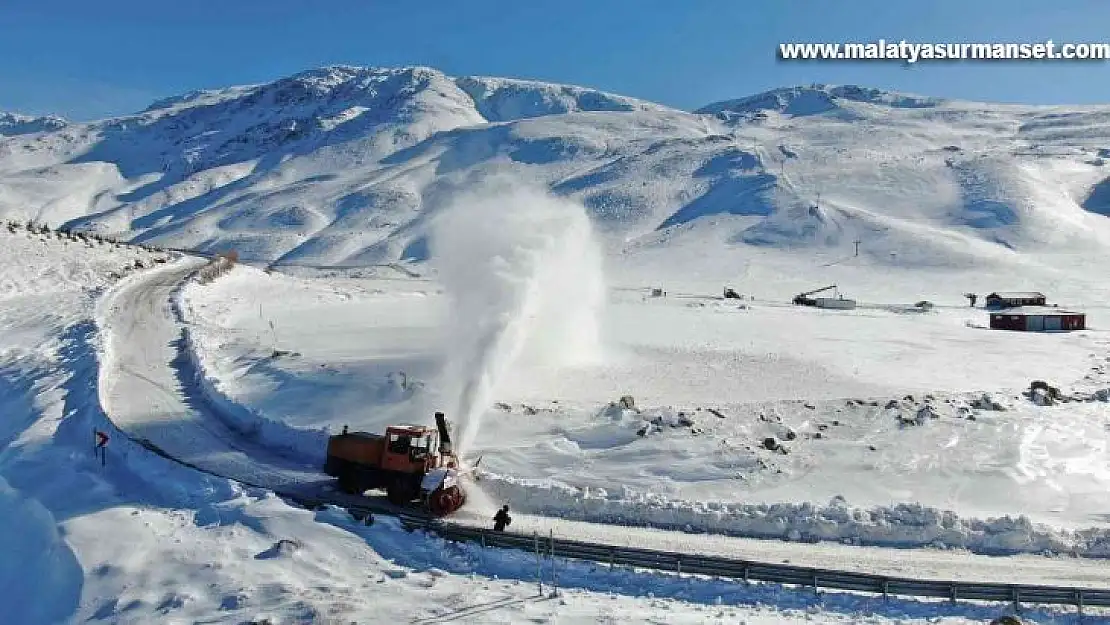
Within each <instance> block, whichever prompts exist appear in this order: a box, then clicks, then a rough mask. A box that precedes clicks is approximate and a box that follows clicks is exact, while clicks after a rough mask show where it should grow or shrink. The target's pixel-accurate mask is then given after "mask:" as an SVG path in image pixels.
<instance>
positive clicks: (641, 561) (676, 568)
mask: <svg viewBox="0 0 1110 625" xmlns="http://www.w3.org/2000/svg"><path fill="white" fill-rule="evenodd" d="M400 519H401V523H402V524H403V525H404V526H405V527H406V528H407V529H410V530H414V529H420V530H425V531H429V532H431V533H434V534H436V535H438V536H440V537H442V538H445V539H447V540H451V541H455V542H475V543H479V544H481V545H482V546H483V547H499V548H505V549H519V550H524V551H534V550H537V549H538V547H537V544H540V545H542V548H539V549H541V551H540V555H544V556H547V557H552V556H553V555H555V554H557V555H558V556H559V557H563V558H569V559H573V560H588V561H592V562H598V563H602V564H609V565H610V566H631V567H637V568H643V569H652V570H657V571H669V572H673V573H676V574H679V575H681V574H691V575H706V576H711V577H719V578H729V579H737V580H743V581H745V582H749V581H758V582H770V583H774V584H785V585H793V586H802V587H808V588H813V589H814V590H822V589H824V590H842V591H850V592H864V593H871V594H879V595H883V597H884V598H885V597H888V596H890V595H896V596H906V597H926V598H940V599H948V600H950V601H952V602H955V601H957V600H961V599H963V600H968V601H991V602H1005V603H1012V604H1014V607H1015V609H1018V608H1019V607H1020V604H1021V603H1030V604H1046V605H1074V606H1076V608H1078V610H1079V612H1080V613H1081V614H1082V612H1083V608H1084V607H1110V589H1098V588H1074V587H1064V586H1038V585H1024V584H1001V583H984V582H962V581H947V580H920V579H911V578H905V577H889V576H885V575H876V574H871V573H856V572H849V571H837V570H831V569H821V568H810V567H801V566H792V565H788V564H773V563H768V562H756V561H751V560H739V559H733V558H726V557H721V556H706V555H697V554H689V553H677V552H673V551H658V550H653V549H640V548H634V547H621V546H617V545H606V544H600V543H592V542H582V541H577V540H568V539H564V538H555V537H539V538H538V539H537V537H536V536H534V535H528V534H519V533H514V532H495V531H492V530H488V529H485V528H478V527H469V526H465V525H457V524H454V523H449V522H445V521H442V520H438V519H430V518H426V517H420V516H409V515H401V516H400ZM537 540H539V543H537Z"/></svg>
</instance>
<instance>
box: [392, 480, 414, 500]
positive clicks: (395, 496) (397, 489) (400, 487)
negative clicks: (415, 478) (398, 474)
mask: <svg viewBox="0 0 1110 625" xmlns="http://www.w3.org/2000/svg"><path fill="white" fill-rule="evenodd" d="M385 494H386V497H387V498H388V499H389V503H391V504H393V505H395V506H403V505H405V504H407V503H408V502H410V501H412V500H413V497H415V493H414V492H413V490H412V487H411V486H410V485H409V480H408V479H406V478H397V479H396V480H393V482H391V483H390V484H389V487H388V488H387V489H386V491H385Z"/></svg>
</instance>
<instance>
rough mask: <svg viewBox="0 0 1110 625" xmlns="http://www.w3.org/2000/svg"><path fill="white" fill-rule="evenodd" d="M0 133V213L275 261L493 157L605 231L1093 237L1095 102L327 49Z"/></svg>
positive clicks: (434, 190)
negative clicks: (674, 97) (624, 79)
mask: <svg viewBox="0 0 1110 625" xmlns="http://www.w3.org/2000/svg"><path fill="white" fill-rule="evenodd" d="M0 135H3V136H0V217H8V218H19V219H36V220H40V221H44V222H47V223H51V224H63V223H65V224H68V225H70V226H74V227H81V228H88V229H92V230H96V231H100V232H105V233H108V232H110V233H114V234H117V235H122V236H124V237H126V238H131V239H134V240H137V241H147V242H158V243H161V244H171V245H175V246H188V247H199V248H203V249H224V248H229V247H230V248H235V249H238V250H239V251H240V253H241V254H242V255H244V256H245V257H247V258H252V257H253V258H264V259H268V260H281V261H285V262H303V263H315V264H346V263H351V264H368V263H380V262H392V261H395V260H399V259H410V260H421V259H422V258H424V256H425V255H426V254H427V253H428V249H427V246H426V245H425V244H424V242H425V241H424V236H425V233H426V224H427V219H428V217H429V215H431V214H433V213H434V211H435V210H436V208H437V206H439V205H440V204H441V203H442V201H443V200H444V199H445V198H447V197H449V196H450V194H451V192H452V191H454V190H456V189H458V188H460V187H462V186H466V187H473V186H475V185H479V184H481V182H482V181H483V180H484V179H487V178H488V177H490V176H495V175H499V174H505V173H507V172H508V173H512V174H514V175H516V176H517V177H518V178H519V179H521V180H526V181H529V182H533V183H538V184H541V185H544V186H546V187H548V188H550V189H551V190H552V191H554V192H555V193H558V194H560V195H564V196H568V197H572V198H574V199H577V200H579V201H581V202H582V203H583V204H585V206H586V207H587V208H588V209H589V211H590V214H591V216H592V217H593V218H594V222H595V224H596V225H597V226H598V228H599V230H601V231H602V232H604V233H606V234H607V235H610V242H611V243H612V245H613V246H614V247H615V248H617V249H620V250H622V251H624V252H626V253H628V254H635V253H638V252H645V251H655V252H659V251H660V250H672V249H677V248H682V247H684V246H692V247H694V248H697V249H705V248H706V246H710V247H715V248H720V249H732V250H736V249H740V250H749V251H753V252H757V253H762V252H765V251H779V250H795V251H796V250H799V249H808V250H820V251H823V252H827V253H832V252H833V251H836V252H837V253H839V252H842V251H844V250H852V249H854V248H853V245H854V242H855V241H856V240H862V241H863V242H864V245H863V247H862V250H861V253H862V254H864V255H865V257H867V258H868V259H870V261H871V262H877V263H886V264H890V263H894V264H899V265H914V266H919V265H928V266H936V265H942V266H945V267H951V266H957V267H962V268H967V267H971V266H975V265H976V264H978V263H982V262H995V261H996V260H997V259H999V258H1004V257H1006V255H1008V254H1012V251H1018V252H1030V253H1034V252H1051V253H1059V252H1061V251H1067V252H1071V253H1078V252H1082V253H1086V252H1091V251H1097V252H1102V251H1105V250H1107V249H1110V248H1108V247H1107V246H1106V242H1107V241H1110V221H1108V220H1107V216H1108V215H1110V190H1108V189H1110V182H1108V180H1110V173H1108V172H1107V171H1106V168H1105V166H1104V159H1105V158H1106V157H1107V156H1110V106H1105V107H1034V106H1012V105H995V104H976V103H967V102H958V101H949V100H942V99H938V98H929V97H923V96H915V95H909V94H899V93H891V92H885V91H880V90H876V89H869V88H863V87H855V86H827V85H812V86H804V87H791V88H784V89H778V90H774V91H771V92H767V93H764V94H760V95H756V96H752V97H749V98H743V99H739V100H730V101H726V102H719V103H715V104H710V105H707V106H705V107H703V108H700V109H698V110H697V111H695V112H686V111H680V110H676V109H672V108H668V107H665V106H661V105H657V104H653V103H650V102H645V101H642V100H637V99H634V98H627V97H622V96H619V95H614V94H609V93H604V92H601V91H597V90H592V89H586V88H581V87H573V86H566V85H556V84H548V83H541V82H534V81H523V80H510V79H502V78H484V77H461V78H456V77H450V76H447V75H445V74H443V73H442V72H439V71H436V70H434V69H430V68H423V67H407V68H395V69H381V68H361V67H347V66H338V67H326V68H322V69H316V70H312V71H307V72H304V73H301V74H297V75H295V76H292V77H289V78H284V79H281V80H277V81H275V82H272V83H268V84H262V85H250V86H241V87H232V88H227V89H217V90H202V91H195V92H192V93H188V94H185V95H182V96H179V97H173V98H167V99H165V100H161V101H159V102H156V103H154V104H152V105H151V106H150V107H148V108H147V109H146V110H144V111H142V112H140V113H137V114H135V115H129V116H123V117H118V118H114V119H109V120H103V121H98V122H91V123H65V122H63V121H61V120H56V119H54V118H43V119H31V118H25V117H21V116H12V115H6V116H3V117H0ZM491 201H496V198H491ZM506 210H509V208H507V209H506Z"/></svg>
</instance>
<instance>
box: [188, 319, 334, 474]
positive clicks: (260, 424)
mask: <svg viewBox="0 0 1110 625" xmlns="http://www.w3.org/2000/svg"><path fill="white" fill-rule="evenodd" d="M182 337H183V339H184V340H183V341H182V351H183V352H184V355H185V359H184V360H185V363H186V366H187V367H188V369H189V375H190V377H191V378H192V379H193V380H195V381H196V384H197V386H196V388H197V389H199V390H200V392H201V395H202V399H203V400H204V401H205V403H206V404H207V405H208V407H209V408H210V409H211V410H212V413H213V414H215V415H216V416H218V417H219V418H220V419H222V420H223V421H224V422H225V423H227V424H228V425H229V426H231V427H232V429H234V430H235V431H236V432H238V433H240V434H242V435H243V436H244V437H246V438H248V439H250V440H253V441H256V442H258V443H260V444H262V445H265V446H266V447H269V448H271V449H273V450H274V451H277V452H281V453H283V455H286V456H288V457H291V458H295V459H298V460H300V459H304V460H307V461H310V462H312V463H314V464H317V465H320V466H323V463H324V459H325V455H326V450H327V446H328V437H329V436H330V435H331V433H330V432H329V431H328V430H327V429H324V428H319V429H308V428H297V427H293V426H291V425H289V424H287V423H285V422H283V421H279V420H275V419H271V418H269V417H267V416H265V415H264V414H262V411H260V410H258V409H255V408H249V407H247V406H244V405H243V404H240V403H237V402H236V401H235V400H233V399H231V397H229V396H228V394H227V393H225V392H224V391H223V390H221V388H220V384H221V382H220V380H219V378H217V377H215V376H213V375H211V374H209V373H208V372H207V371H206V370H205V368H204V357H203V355H202V354H203V348H202V347H201V345H202V343H201V342H200V341H197V340H196V339H195V338H194V334H193V332H192V330H191V329H190V328H188V327H186V328H184V329H183V330H182Z"/></svg>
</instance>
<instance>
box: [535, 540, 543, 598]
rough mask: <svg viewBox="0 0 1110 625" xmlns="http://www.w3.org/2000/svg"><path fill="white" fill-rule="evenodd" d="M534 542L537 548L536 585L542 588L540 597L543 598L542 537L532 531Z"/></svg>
mask: <svg viewBox="0 0 1110 625" xmlns="http://www.w3.org/2000/svg"><path fill="white" fill-rule="evenodd" d="M532 540H533V543H534V544H535V547H536V583H538V584H539V586H540V596H541V597H542V596H543V559H542V558H540V535H539V533H538V532H536V530H532Z"/></svg>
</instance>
